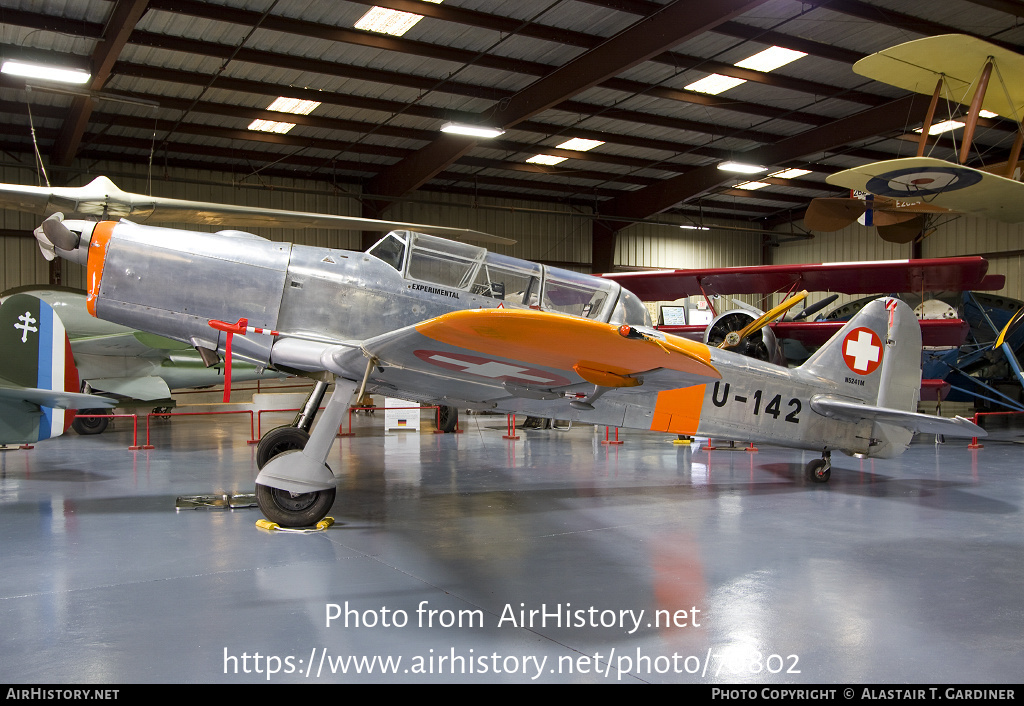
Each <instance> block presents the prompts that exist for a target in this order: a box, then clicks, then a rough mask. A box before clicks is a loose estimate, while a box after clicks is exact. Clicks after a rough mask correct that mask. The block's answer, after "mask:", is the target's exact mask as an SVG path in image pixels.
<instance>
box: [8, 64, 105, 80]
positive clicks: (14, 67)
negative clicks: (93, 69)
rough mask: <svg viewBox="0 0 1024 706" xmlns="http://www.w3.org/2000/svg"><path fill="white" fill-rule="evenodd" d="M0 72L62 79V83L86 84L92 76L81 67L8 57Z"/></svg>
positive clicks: (47, 78) (44, 78)
mask: <svg viewBox="0 0 1024 706" xmlns="http://www.w3.org/2000/svg"><path fill="white" fill-rule="evenodd" d="M0 72H2V73H5V74H10V75H11V76H23V77H25V78H38V79H42V80H44V81H60V82H61V83H77V84H85V83H88V82H89V79H90V78H92V76H91V75H90V74H89V73H88V72H87V71H82V70H81V69H67V68H62V67H60V66H46V65H45V64H30V63H27V62H24V61H13V60H10V59H8V60H7V61H5V62H4V63H3V66H0Z"/></svg>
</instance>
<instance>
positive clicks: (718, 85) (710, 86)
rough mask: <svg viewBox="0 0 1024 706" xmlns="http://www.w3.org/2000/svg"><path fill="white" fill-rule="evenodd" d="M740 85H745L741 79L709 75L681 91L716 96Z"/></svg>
mask: <svg viewBox="0 0 1024 706" xmlns="http://www.w3.org/2000/svg"><path fill="white" fill-rule="evenodd" d="M741 83H746V81H744V80H743V79H742V78H733V77H732V76H722V75H721V74H711V75H710V76H705V77H704V78H702V79H701V80H700V81H694V82H693V83H691V84H690V85H689V86H683V90H686V91H694V92H696V93H707V94H708V95H712V96H717V95H718V94H719V93H721V92H722V91H728V90H729V89H730V88H735V87H736V86H738V85H740V84H741Z"/></svg>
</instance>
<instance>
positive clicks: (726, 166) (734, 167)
mask: <svg viewBox="0 0 1024 706" xmlns="http://www.w3.org/2000/svg"><path fill="white" fill-rule="evenodd" d="M718 168H719V169H721V170H722V171H725V172H736V173H737V174H757V173H758V172H766V171H768V167H760V166H758V165H756V164H744V163H743V162H719V163H718Z"/></svg>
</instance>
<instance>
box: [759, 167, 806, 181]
mask: <svg viewBox="0 0 1024 706" xmlns="http://www.w3.org/2000/svg"><path fill="white" fill-rule="evenodd" d="M810 173H811V170H810V169H783V170H782V171H781V172H775V173H774V174H769V175H768V176H770V177H773V178H775V179H796V178H797V177H802V176H803V175H804V174H810Z"/></svg>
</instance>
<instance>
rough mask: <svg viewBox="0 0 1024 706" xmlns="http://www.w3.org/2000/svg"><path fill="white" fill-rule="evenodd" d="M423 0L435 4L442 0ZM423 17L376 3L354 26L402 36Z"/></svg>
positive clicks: (368, 30)
mask: <svg viewBox="0 0 1024 706" xmlns="http://www.w3.org/2000/svg"><path fill="white" fill-rule="evenodd" d="M423 1H424V2H432V3H434V4H435V5H438V4H440V3H441V0H423ZM422 19H423V15H417V14H414V13H412V12H402V11H400V10H390V9H388V8H386V7H377V6H376V5H374V6H373V7H371V8H370V9H369V10H367V11H366V14H365V15H363V16H362V17H360V18H359V19H358V20H356V23H355V24H354V25H353V26H354V27H355V28H356V29H363V30H366V31H367V32H377V33H379V34H390V35H391V36H393V37H401V36H402V35H403V34H405V33H406V32H408V31H409V30H410V29H412V28H413V26H415V24H416V23H417V22H419V21H420V20H422Z"/></svg>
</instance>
